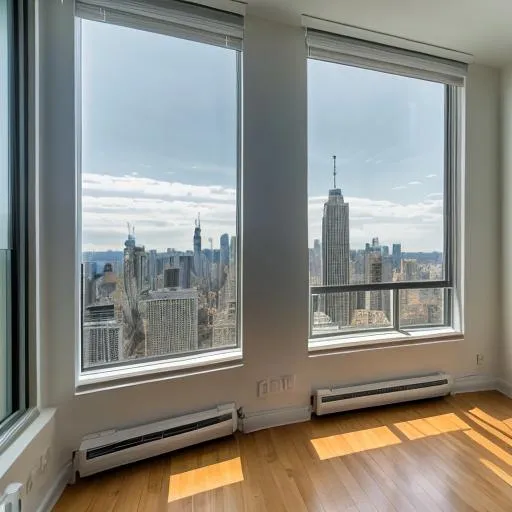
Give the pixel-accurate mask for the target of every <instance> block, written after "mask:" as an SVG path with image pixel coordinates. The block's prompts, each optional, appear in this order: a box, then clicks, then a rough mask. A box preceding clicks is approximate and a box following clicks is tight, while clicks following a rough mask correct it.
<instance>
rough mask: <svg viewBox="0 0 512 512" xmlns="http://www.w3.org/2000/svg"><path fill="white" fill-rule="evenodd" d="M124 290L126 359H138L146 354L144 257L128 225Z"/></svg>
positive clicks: (124, 350) (124, 345) (124, 343)
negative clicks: (142, 312)
mask: <svg viewBox="0 0 512 512" xmlns="http://www.w3.org/2000/svg"><path fill="white" fill-rule="evenodd" d="M124 246H125V248H124V259H123V265H124V266H123V290H124V294H122V296H121V298H120V302H121V304H120V305H121V308H122V311H123V325H122V339H123V354H124V355H125V357H137V356H139V355H143V354H144V343H145V336H144V326H143V324H142V318H141V316H140V311H139V297H140V293H141V291H142V285H143V280H144V277H143V272H144V267H145V264H144V260H145V258H144V255H145V251H144V248H143V247H137V246H136V242H135V234H134V231H133V230H130V225H128V238H127V239H126V242H125V243H124Z"/></svg>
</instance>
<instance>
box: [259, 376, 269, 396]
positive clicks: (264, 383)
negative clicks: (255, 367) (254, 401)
mask: <svg viewBox="0 0 512 512" xmlns="http://www.w3.org/2000/svg"><path fill="white" fill-rule="evenodd" d="M267 394H268V380H267V379H265V380H260V381H259V382H258V396H259V397H262V396H265V395H267Z"/></svg>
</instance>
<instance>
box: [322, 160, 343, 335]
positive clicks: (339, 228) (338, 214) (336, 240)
mask: <svg viewBox="0 0 512 512" xmlns="http://www.w3.org/2000/svg"><path fill="white" fill-rule="evenodd" d="M333 167H334V169H333V177H334V188H332V189H331V190H329V197H328V199H327V202H326V203H324V214H323V217H322V264H323V265H322V267H323V285H324V286H327V285H343V284H349V268H350V267H349V260H350V253H349V251H350V243H349V205H348V203H346V202H345V200H344V199H343V194H342V193H341V189H340V188H337V187H336V156H333ZM325 313H326V314H327V315H328V316H330V317H331V320H332V321H333V322H334V323H336V324H338V325H339V326H340V327H343V326H347V325H349V324H350V298H349V294H348V293H329V294H327V295H326V297H325Z"/></svg>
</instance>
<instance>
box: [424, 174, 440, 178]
mask: <svg viewBox="0 0 512 512" xmlns="http://www.w3.org/2000/svg"><path fill="white" fill-rule="evenodd" d="M436 176H437V174H427V175H426V176H425V178H435V177H436Z"/></svg>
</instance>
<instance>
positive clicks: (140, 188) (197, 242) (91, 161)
mask: <svg viewBox="0 0 512 512" xmlns="http://www.w3.org/2000/svg"><path fill="white" fill-rule="evenodd" d="M81 29H82V30H81V35H82V41H81V52H82V55H81V66H82V67H81V78H82V83H81V98H82V119H81V121H82V125H81V131H82V140H81V146H82V162H81V170H82V240H83V265H82V285H83V286H82V290H83V301H82V303H83V344H82V345H83V346H82V356H83V367H84V368H89V367H94V366H97V365H102V364H116V363H118V362H120V361H129V360H133V359H136V358H152V357H159V356H168V355H171V354H185V353H190V352H196V351H201V350H209V349H215V348H222V347H228V346H234V345H236V344H237V341H238V334H237V333H238V322H237V317H238V315H237V289H238V287H237V238H236V234H237V224H236V218H237V217H236V211H237V210H236V209H237V156H238V143H237V137H238V135H237V124H238V90H237V87H238V85H237V83H238V77H237V73H238V71H237V70H238V53H237V52H236V51H233V50H229V49H225V48H219V47H215V46H209V45H206V44H201V43H196V42H193V41H187V40H181V39H176V38H173V37H169V36H164V35H160V34H154V33H150V32H145V31H139V30H135V29H130V28H125V27H118V26H113V25H108V24H104V23H96V22H92V21H85V20H82V21H81Z"/></svg>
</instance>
